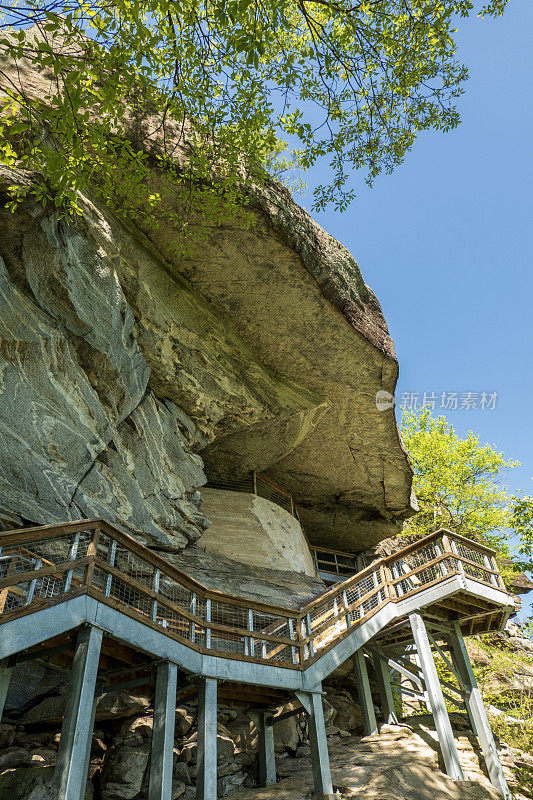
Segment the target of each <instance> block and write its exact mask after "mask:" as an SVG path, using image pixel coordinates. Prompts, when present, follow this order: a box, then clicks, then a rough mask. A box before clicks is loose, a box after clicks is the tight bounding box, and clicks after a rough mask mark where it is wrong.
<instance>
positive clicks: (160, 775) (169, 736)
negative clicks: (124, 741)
mask: <svg viewBox="0 0 533 800" xmlns="http://www.w3.org/2000/svg"><path fill="white" fill-rule="evenodd" d="M177 686H178V667H177V665H176V664H173V663H172V662H170V661H164V662H163V663H161V664H159V665H158V667H157V678H156V684H155V700H154V728H153V733H152V750H151V755H150V782H149V786H148V800H171V797H172V767H173V760H174V726H175V721H176V690H177Z"/></svg>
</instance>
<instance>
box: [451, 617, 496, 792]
mask: <svg viewBox="0 0 533 800" xmlns="http://www.w3.org/2000/svg"><path fill="white" fill-rule="evenodd" d="M450 645H451V648H452V653H453V660H454V662H455V663H456V664H457V668H458V670H459V672H460V675H461V678H462V680H463V682H464V683H465V684H466V685H467V687H468V694H467V695H466V697H465V703H466V707H467V710H468V714H469V717H470V718H471V720H472V722H473V729H474V732H475V733H476V735H477V737H478V739H479V743H480V745H481V751H482V753H483V758H484V759H485V764H486V765H487V771H488V773H489V778H490V780H491V783H492V785H493V786H495V787H496V789H497V790H498V791H499V792H500V794H501V795H502V797H504V798H505V800H510V798H511V793H510V791H509V787H508V786H507V781H506V780H505V776H504V774H503V769H502V765H501V762H500V757H499V755H498V750H497V749H496V744H495V742H494V737H493V735H492V731H491V728H490V724H489V721H488V719H487V714H486V712H485V707H484V705H483V698H482V697H481V692H480V691H479V687H478V685H477V681H476V678H475V675H474V671H473V669H472V664H471V663H470V658H469V656H468V651H467V649H466V646H465V642H464V639H463V634H462V633H461V628H460V625H459V623H455V624H454V633H453V635H452V636H451V637H450Z"/></svg>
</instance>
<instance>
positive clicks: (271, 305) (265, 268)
mask: <svg viewBox="0 0 533 800" xmlns="http://www.w3.org/2000/svg"><path fill="white" fill-rule="evenodd" d="M24 80H26V81H27V86H28V90H29V91H30V92H38V91H39V86H40V81H42V79H41V78H40V76H38V75H37V76H36V75H33V74H32V75H30V74H25V76H24ZM32 180H33V177H32V175H31V174H29V173H23V172H21V171H18V170H15V169H9V168H5V167H0V193H1V192H3V191H5V187H7V186H9V185H19V186H25V185H29V184H30V183H31V181H32ZM3 197H5V194H3V195H1V196H0V201H1V200H2V198H3ZM80 203H81V208H82V214H81V216H80V217H79V218H77V219H76V220H71V221H68V220H66V219H60V218H59V217H58V215H57V214H56V213H54V212H53V211H51V210H48V209H47V210H43V209H42V208H40V207H38V206H37V205H35V204H33V203H32V202H30V201H27V202H26V203H25V204H24V205H23V207H21V208H19V209H18V210H17V212H16V213H15V214H12V213H11V212H7V211H5V210H4V211H2V212H0V224H1V225H2V231H3V235H2V240H1V243H0V375H1V381H0V393H1V396H2V402H1V405H0V440H1V443H2V448H1V452H0V495H1V500H0V522H1V523H2V524H3V525H4V527H13V526H19V525H21V524H26V523H28V522H29V523H36V524H39V523H51V522H54V521H63V520H69V519H76V518H79V517H80V516H86V517H94V516H104V517H106V518H108V519H110V520H111V521H113V522H115V523H117V524H119V525H122V526H123V527H124V528H126V529H127V530H130V531H132V532H133V533H134V534H135V535H137V536H139V538H141V539H142V540H143V541H145V542H147V543H148V544H151V545H153V546H155V547H157V548H159V549H164V550H169V551H172V550H176V549H179V548H182V547H184V546H186V545H187V544H188V543H192V542H194V541H195V540H197V539H198V537H199V536H200V535H201V534H202V532H203V531H204V530H205V529H206V527H207V526H208V519H207V518H206V517H208V516H209V515H208V514H207V515H206V514H205V513H203V512H202V510H201V508H200V500H201V497H200V494H199V493H198V489H199V488H201V486H202V485H203V484H204V483H205V474H204V471H203V462H205V465H206V470H207V472H208V474H210V475H214V476H216V475H218V476H221V477H224V476H225V475H228V474H230V473H236V474H246V473H248V472H249V471H250V470H252V469H256V470H263V471H266V473H267V474H269V475H270V476H271V477H273V478H274V479H275V480H276V481H277V482H278V483H280V485H282V486H283V487H284V488H286V489H287V490H288V491H292V492H293V493H294V495H295V499H296V501H297V502H298V503H299V505H300V508H301V515H302V519H303V523H304V525H305V526H306V531H307V533H308V535H309V536H310V538H311V539H312V540H313V541H314V542H316V543H317V544H320V543H324V544H327V543H329V544H334V545H335V546H338V547H340V548H343V547H346V548H350V549H361V548H362V547H368V546H372V545H373V544H374V543H375V542H376V541H379V539H381V538H383V537H384V536H385V535H387V534H390V533H391V532H394V531H395V530H396V529H397V525H398V522H399V520H401V519H402V518H403V517H405V516H406V515H409V514H410V513H411V512H412V506H411V499H410V488H411V471H410V467H409V464H408V461H407V458H406V455H405V453H404V452H403V449H402V446H401V442H400V439H399V436H398V432H397V430H396V426H395V422H394V415H393V412H392V411H391V410H389V411H385V412H381V411H378V410H377V408H376V405H375V394H376V391H377V390H378V389H385V390H387V391H391V392H392V391H393V390H394V384H395V381H396V375H397V363H396V360H395V356H394V349H393V346H392V341H391V339H390V337H389V336H388V332H387V329H386V325H385V322H384V320H383V316H382V314H381V310H380V308H379V304H378V303H377V301H376V299H375V297H374V295H373V294H372V292H371V291H370V289H368V287H366V285H365V284H364V281H363V279H362V277H361V274H360V272H359V269H358V267H357V265H356V263H355V261H354V260H353V259H352V257H351V256H350V254H349V253H348V252H347V251H346V250H345V249H344V248H343V247H342V246H341V245H340V244H339V243H338V242H335V241H334V240H333V239H332V238H331V237H329V236H328V235H327V234H326V233H325V232H324V231H322V230H321V229H320V228H319V227H318V226H317V225H316V224H315V223H314V222H313V221H312V220H311V219H310V218H309V217H308V216H307V215H306V214H305V212H303V211H302V210H301V209H299V208H298V207H297V206H296V205H295V204H294V203H293V202H292V200H291V199H290V198H289V197H288V196H287V195H285V194H283V192H282V191H281V190H279V191H278V190H277V189H276V188H275V187H270V188H269V189H268V190H266V191H265V192H263V193H262V194H261V195H260V196H259V195H258V196H257V197H255V198H253V200H252V206H253V207H254V208H255V212H254V213H255V214H256V221H255V224H254V226H253V227H252V229H251V230H249V231H239V230H232V229H230V228H228V229H227V230H226V229H217V230H216V231H215V230H214V231H213V234H212V237H211V240H210V241H209V243H208V245H207V246H206V247H205V248H202V251H201V252H198V253H197V254H196V256H195V258H194V260H183V259H182V260H178V259H177V257H176V256H175V255H174V256H172V257H171V256H170V255H169V247H168V245H169V242H170V241H171V239H172V237H173V235H174V234H173V232H172V231H171V230H170V229H169V228H168V229H167V228H166V227H165V226H164V225H162V226H161V229H160V230H159V231H154V230H150V229H148V228H146V229H145V228H144V227H143V220H138V221H135V227H133V225H131V224H130V223H124V222H121V221H119V219H118V218H117V217H116V216H115V215H114V214H113V213H112V212H111V211H110V210H107V209H105V210H104V209H103V208H102V207H101V206H100V205H99V204H98V203H97V202H92V201H91V200H90V199H88V198H81V199H80Z"/></svg>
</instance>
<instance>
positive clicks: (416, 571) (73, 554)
mask: <svg viewBox="0 0 533 800" xmlns="http://www.w3.org/2000/svg"><path fill="white" fill-rule="evenodd" d="M28 554H30V555H31V556H32V557H33V558H35V559H37V560H36V561H35V564H36V565H37V564H39V568H36V569H33V570H28V569H27V568H22V569H20V568H19V572H17V564H20V567H22V565H23V560H24V561H26V562H27V558H28ZM0 557H8V562H9V565H10V566H9V567H8V570H7V572H6V574H5V575H4V577H3V578H0V622H3V621H5V620H7V619H12V618H14V617H17V616H22V615H23V614H27V613H31V612H32V611H33V610H34V609H35V610H36V609H37V608H41V607H43V605H46V604H47V603H51V602H54V603H58V602H61V601H63V600H66V599H69V598H70V597H73V596H76V595H78V594H83V593H85V594H88V595H90V596H92V597H94V598H96V599H98V600H99V601H101V602H104V603H106V604H108V605H111V606H113V607H116V608H118V609H119V610H120V611H122V612H123V613H126V614H129V615H130V616H133V617H135V618H139V619H141V620H142V622H143V623H144V624H147V625H150V626H152V627H156V628H157V629H159V630H162V631H163V632H164V633H165V634H166V635H168V636H171V637H174V638H176V639H178V640H179V641H183V642H185V643H186V644H187V645H188V646H190V647H192V648H194V649H197V650H200V651H201V652H216V653H220V654H222V655H224V656H225V657H227V658H243V659H246V660H253V661H261V662H268V663H273V662H274V663H276V664H279V665H283V666H288V667H292V668H295V669H298V668H300V669H303V668H304V667H305V666H306V665H307V664H308V663H309V662H310V661H311V660H314V659H316V658H318V657H320V656H321V655H322V654H323V653H324V652H325V651H326V649H329V648H330V647H333V646H334V645H335V644H336V643H337V642H338V641H340V639H342V638H343V637H345V636H347V635H349V634H350V633H351V632H352V630H353V628H354V627H357V626H358V625H361V624H362V623H363V622H364V621H366V620H367V619H369V618H370V617H371V616H373V615H374V614H376V613H377V612H378V611H379V609H381V608H382V607H383V606H384V605H386V604H387V603H390V602H398V601H399V600H400V599H402V598H403V597H405V596H407V595H413V594H416V593H418V592H421V591H423V590H424V589H426V588H427V587H428V586H430V585H433V584H435V583H440V582H442V581H443V580H446V579H448V578H449V577H451V576H452V575H457V574H464V575H466V576H467V577H469V578H471V579H472V580H475V581H478V582H480V583H482V584H485V585H487V584H488V585H490V586H492V587H493V588H494V587H495V588H498V589H499V590H501V591H504V592H506V589H505V585H504V583H503V580H502V578H501V575H500V574H499V572H498V569H497V565H496V563H495V560H494V551H493V550H491V549H490V548H487V547H485V546H484V545H479V544H478V543H477V542H472V541H471V540H469V539H466V538H465V537H462V536H458V535H457V534H454V533H452V532H450V531H446V530H440V531H437V532H435V533H433V534H430V535H429V536H426V537H424V538H423V539H420V540H419V541H417V542H414V543H413V544H410V545H408V546H407V547H405V548H403V549H402V550H400V551H398V552H396V553H394V554H392V555H390V556H387V557H386V558H380V559H377V560H376V561H375V562H373V563H372V564H369V565H368V566H367V567H365V569H363V570H361V571H360V572H358V573H356V574H355V575H352V576H350V577H349V578H347V579H346V580H345V581H343V582H342V583H338V584H335V585H334V586H333V587H331V588H330V589H329V590H327V591H326V592H324V593H323V594H321V595H320V596H319V597H317V598H315V599H314V600H311V601H310V602H308V603H306V604H305V605H303V606H302V607H300V608H299V609H297V610H295V609H290V608H286V607H283V606H276V605H272V604H269V603H262V602H257V601H253V600H246V599H244V598H242V597H237V596H235V595H231V594H226V593H224V592H220V591H216V590H212V589H207V588H206V587H205V586H203V585H202V584H200V583H199V582H198V581H196V580H194V579H193V578H190V577H189V576H188V575H186V574H185V573H183V572H182V571H181V570H179V569H177V568H176V567H174V566H173V565H172V564H170V563H169V562H168V561H166V560H165V559H164V558H162V557H161V556H159V555H157V554H156V553H154V552H153V551H151V550H149V549H148V548H146V547H144V546H143V545H141V544H139V543H138V542H137V541H136V540H135V539H133V538H132V537H131V536H129V535H127V534H125V533H123V532H122V531H120V530H119V529H118V528H116V527H115V526H113V525H111V524H110V523H108V522H106V521H105V520H102V519H94V520H80V521H77V522H69V523H61V524H58V525H48V526H40V527H36V528H29V529H28V528H26V529H22V530H19V531H9V532H6V533H3V534H0ZM6 563H7V562H6Z"/></svg>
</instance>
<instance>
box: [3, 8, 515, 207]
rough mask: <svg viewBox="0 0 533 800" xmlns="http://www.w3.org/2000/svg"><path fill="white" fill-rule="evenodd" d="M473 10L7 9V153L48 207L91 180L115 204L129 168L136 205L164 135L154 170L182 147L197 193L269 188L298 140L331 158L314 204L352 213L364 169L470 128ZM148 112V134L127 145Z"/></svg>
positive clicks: (71, 198)
mask: <svg viewBox="0 0 533 800" xmlns="http://www.w3.org/2000/svg"><path fill="white" fill-rule="evenodd" d="M506 2H507V0H492V1H491V2H490V4H489V5H488V6H486V7H485V8H483V9H481V10H480V11H479V13H481V14H490V15H497V14H500V13H501V12H502V11H503V9H504V7H505V5H506ZM473 9H474V2H473V0H362V1H361V2H358V0H355V1H354V0H172V1H170V0H88V1H87V2H83V0H65V2H54V0H51V1H50V2H44V1H43V0H3V3H0V10H1V11H2V12H3V16H2V20H1V22H2V26H3V35H0V49H1V51H2V53H3V58H2V63H1V69H0V91H1V96H2V98H3V100H2V103H3V107H2V115H3V117H2V118H3V123H4V133H7V134H8V136H7V138H6V141H5V143H4V144H3V146H2V158H3V160H4V161H7V162H10V161H11V162H14V161H15V160H17V159H18V163H19V164H20V163H22V165H23V166H29V167H31V168H34V169H37V170H38V171H39V172H40V173H41V174H43V175H44V176H45V178H46V179H47V181H48V184H47V188H46V190H44V189H43V193H44V194H43V196H48V197H50V198H54V200H55V201H56V203H57V204H62V203H64V202H65V200H66V201H68V202H71V203H73V202H74V203H75V190H76V189H79V188H82V187H83V186H84V185H85V184H86V183H87V182H94V181H95V180H96V181H97V182H98V183H99V185H100V186H101V190H102V192H103V194H104V196H106V197H109V196H112V195H113V192H114V191H115V184H116V170H117V168H118V169H119V171H120V172H121V175H122V180H123V182H124V185H125V186H126V191H125V195H126V196H129V197H130V198H134V199H135V198H136V197H137V196H138V195H142V194H143V190H142V186H143V184H144V181H143V179H142V162H143V160H144V157H145V156H144V155H141V153H142V152H143V151H144V150H145V149H146V148H143V141H142V140H143V137H144V138H146V136H147V135H148V133H150V132H151V133H152V134H153V133H154V131H155V132H156V133H157V135H158V136H159V140H160V142H162V144H163V146H162V147H161V148H159V150H158V153H157V158H158V159H162V160H163V161H164V162H167V163H174V161H175V154H176V148H177V147H178V148H179V147H180V146H184V148H185V150H186V153H187V159H186V160H187V164H188V167H189V170H190V175H189V177H192V176H195V179H196V180H197V186H201V185H202V182H203V181H211V180H213V179H214V178H216V181H217V182H218V185H219V186H222V185H223V191H224V192H225V193H228V192H229V193H230V195H231V192H232V191H233V190H234V189H235V187H236V186H237V184H242V183H243V181H245V180H246V179H247V178H250V177H251V178H252V179H253V180H254V181H257V180H259V178H260V174H261V170H262V166H261V165H264V163H265V158H266V155H267V154H268V152H270V151H271V150H272V149H273V148H274V147H275V141H276V138H275V137H276V136H277V135H280V136H283V134H289V135H291V136H295V137H297V138H298V139H299V140H300V143H301V148H300V150H299V152H298V162H299V165H300V166H301V167H302V168H307V167H309V166H311V165H312V164H314V163H315V162H316V161H317V160H318V159H320V158H321V157H327V158H328V159H329V162H330V167H331V181H330V183H328V184H324V185H320V186H318V187H316V188H315V192H314V204H315V208H322V207H324V206H325V205H326V203H327V202H328V201H332V202H333V203H335V204H336V206H337V207H338V208H341V209H343V208H345V207H346V206H347V204H348V203H349V202H350V201H351V199H352V198H353V197H354V194H355V187H354V185H353V179H352V172H353V170H354V169H361V170H363V172H364V174H365V175H366V179H367V180H368V181H369V182H372V180H373V179H374V178H375V177H376V176H377V175H378V174H379V173H380V172H382V171H386V172H389V171H391V170H392V169H393V168H394V167H395V166H396V165H397V164H399V163H400V162H401V161H402V160H403V158H404V156H405V153H406V152H407V151H408V150H409V149H410V148H411V146H412V145H413V142H414V140H415V137H416V135H417V133H418V132H420V131H423V130H428V129H441V130H448V129H450V128H453V127H454V126H456V125H457V124H458V122H459V115H458V112H457V110H456V108H455V105H454V102H455V99H456V98H457V97H458V95H459V94H460V93H461V91H462V87H463V84H464V82H465V80H466V78H467V69H466V67H465V66H463V65H462V64H461V63H460V62H459V61H458V60H457V58H456V47H455V43H454V40H453V33H454V27H453V26H454V25H456V24H457V21H458V19H460V18H461V17H465V16H467V15H468V14H470V13H471V12H472V10H473ZM30 26H33V27H30ZM35 26H37V27H35ZM24 64H30V65H31V66H32V67H34V68H37V69H38V70H39V71H40V72H41V73H44V74H45V75H46V76H47V77H48V79H49V84H48V91H47V92H46V93H45V94H44V95H43V94H41V96H32V95H31V92H28V90H27V88H25V87H24V83H23V81H21V80H20V75H21V69H22V70H23V68H24ZM141 111H142V113H141ZM137 113H141V116H143V118H144V117H145V116H146V114H148V115H149V117H150V124H148V125H147V126H146V125H145V126H144V127H143V126H139V131H140V139H137V140H135V141H133V143H130V144H129V145H124V142H123V139H122V136H123V134H124V133H125V128H126V127H127V124H129V125H130V126H131V121H132V116H133V118H135V115H136V114H137ZM130 142H131V137H130ZM131 165H133V169H131V168H130V167H131ZM113 170H115V174H114V175H113ZM139 176H141V177H140V178H139ZM159 200H160V198H159V197H158V196H157V193H156V195H155V196H152V197H151V196H150V195H146V196H143V202H152V204H157V203H158V202H159Z"/></svg>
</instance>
